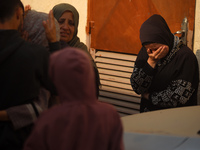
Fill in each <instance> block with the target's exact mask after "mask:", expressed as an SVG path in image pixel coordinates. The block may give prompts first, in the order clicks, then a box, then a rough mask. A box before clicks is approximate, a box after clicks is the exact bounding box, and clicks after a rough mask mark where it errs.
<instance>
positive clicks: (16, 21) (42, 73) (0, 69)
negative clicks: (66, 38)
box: [0, 0, 57, 150]
mask: <svg viewBox="0 0 200 150" xmlns="http://www.w3.org/2000/svg"><path fill="white" fill-rule="evenodd" d="M22 6H23V4H22V3H21V1H20V0H6V1H0V10H1V14H0V43H1V44H0V84H1V87H0V91H1V93H0V110H6V109H8V108H10V107H15V106H19V105H23V104H31V106H32V107H30V108H29V109H33V110H34V111H35V114H36V116H38V115H39V112H38V111H37V109H36V106H35V105H34V103H33V101H34V100H35V99H37V98H38V95H39V91H40V87H44V88H45V89H47V90H48V91H50V92H51V94H55V95H56V94H57V93H56V90H55V88H54V86H53V84H52V82H51V81H50V79H49V76H48V59H49V52H48V51H46V49H45V48H44V47H42V46H39V45H35V44H32V43H30V42H26V41H24V40H23V39H22V38H21V36H20V31H21V29H22V24H23V19H24V18H23V16H24V10H23V7H22ZM7 119H8V118H5V121H0V149H3V150H11V149H15V150H20V149H22V147H23V143H24V141H25V140H26V138H27V137H28V135H29V133H30V131H31V129H32V124H30V125H27V126H25V127H23V128H20V129H19V130H15V129H14V127H13V125H12V123H11V122H10V121H7Z"/></svg>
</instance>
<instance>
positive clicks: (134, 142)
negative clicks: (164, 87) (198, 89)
mask: <svg viewBox="0 0 200 150" xmlns="http://www.w3.org/2000/svg"><path fill="white" fill-rule="evenodd" d="M121 119H122V124H123V128H124V144H125V148H126V150H131V149H135V150H137V149H138V150H143V149H144V150H156V149H158V150H159V149H162V150H200V135H199V134H197V132H198V131H200V106H191V107H181V108H174V109H165V110H159V111H152V112H147V113H141V114H135V115H130V116H126V117H122V118H121Z"/></svg>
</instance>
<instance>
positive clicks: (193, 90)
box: [130, 15, 199, 112]
mask: <svg viewBox="0 0 200 150" xmlns="http://www.w3.org/2000/svg"><path fill="white" fill-rule="evenodd" d="M140 40H141V43H142V48H141V50H140V52H139V54H138V57H137V59H136V62H135V66H134V70H133V73H132V75H131V78H130V81H131V85H132V88H133V90H134V91H135V92H136V93H137V94H141V97H142V98H141V105H140V112H146V111H153V110H159V109H166V108H174V107H182V106H192V105H197V89H198V83H199V71H198V63H197V59H196V56H195V55H194V53H193V52H192V50H191V49H189V48H188V47H187V46H186V45H184V44H183V43H182V42H181V40H180V39H179V38H178V37H177V36H174V35H173V34H172V33H171V31H170V29H169V27H168V25H167V23H166V21H165V20H164V18H163V17H162V16H160V15H153V16H151V17H150V18H149V19H147V20H146V21H145V22H144V23H143V24H142V26H141V28H140Z"/></svg>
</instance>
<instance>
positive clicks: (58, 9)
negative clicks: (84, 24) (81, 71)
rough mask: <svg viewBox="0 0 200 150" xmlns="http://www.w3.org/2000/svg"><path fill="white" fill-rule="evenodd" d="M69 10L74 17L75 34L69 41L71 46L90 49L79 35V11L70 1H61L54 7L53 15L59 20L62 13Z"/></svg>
mask: <svg viewBox="0 0 200 150" xmlns="http://www.w3.org/2000/svg"><path fill="white" fill-rule="evenodd" d="M67 11H69V12H71V13H72V14H73V18H74V35H73V38H72V40H71V41H69V42H68V44H69V46H71V47H77V48H80V49H82V50H84V51H88V50H87V46H86V45H85V44H84V43H82V42H80V39H79V37H78V36H77V34H78V24H79V13H78V11H77V10H76V8H75V7H74V6H72V5H70V4H68V3H60V4H58V5H55V6H54V7H53V15H54V17H55V18H56V19H57V21H59V18H60V17H61V16H62V14H63V13H64V12H67Z"/></svg>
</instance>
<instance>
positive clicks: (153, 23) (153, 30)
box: [140, 14, 174, 50]
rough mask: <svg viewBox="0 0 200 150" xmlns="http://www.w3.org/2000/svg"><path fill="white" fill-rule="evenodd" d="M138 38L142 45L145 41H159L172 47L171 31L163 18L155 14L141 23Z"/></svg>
mask: <svg viewBox="0 0 200 150" xmlns="http://www.w3.org/2000/svg"><path fill="white" fill-rule="evenodd" d="M140 40H141V43H142V45H144V44H146V43H160V44H165V45H168V46H169V49H170V50H171V49H172V48H173V43H174V35H173V34H172V33H171V31H170V29H169V27H168V25H167V23H166V21H165V19H164V18H163V17H162V16H160V15H157V14H155V15H152V16H151V17H150V18H148V19H147V20H146V21H145V22H144V23H143V24H142V26H141V28H140Z"/></svg>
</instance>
